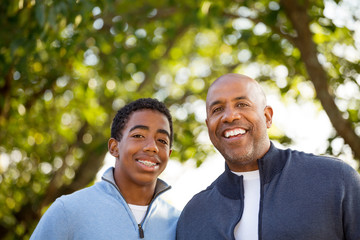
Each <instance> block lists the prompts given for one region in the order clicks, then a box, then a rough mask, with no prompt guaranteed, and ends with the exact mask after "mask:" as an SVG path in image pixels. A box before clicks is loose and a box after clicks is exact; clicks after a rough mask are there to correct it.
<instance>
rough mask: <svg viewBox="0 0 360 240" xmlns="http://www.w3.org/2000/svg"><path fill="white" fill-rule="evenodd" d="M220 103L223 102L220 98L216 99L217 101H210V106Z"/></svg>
mask: <svg viewBox="0 0 360 240" xmlns="http://www.w3.org/2000/svg"><path fill="white" fill-rule="evenodd" d="M219 103H221V101H220V100H216V101H214V102H212V103H210V105H209V108H211V107H212V106H214V105H216V104H219Z"/></svg>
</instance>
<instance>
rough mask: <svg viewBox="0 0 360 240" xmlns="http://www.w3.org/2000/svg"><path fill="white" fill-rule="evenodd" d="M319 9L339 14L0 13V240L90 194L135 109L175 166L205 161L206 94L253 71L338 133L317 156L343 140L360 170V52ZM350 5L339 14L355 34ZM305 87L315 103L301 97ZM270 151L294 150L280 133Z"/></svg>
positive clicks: (27, 9)
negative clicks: (138, 105) (115, 131)
mask: <svg viewBox="0 0 360 240" xmlns="http://www.w3.org/2000/svg"><path fill="white" fill-rule="evenodd" d="M355 2H356V1H355ZM346 3H347V4H351V3H349V2H338V3H337V4H338V5H346ZM325 4H328V5H329V4H330V5H332V6H335V5H336V3H334V2H331V1H326V2H323V1H320V0H296V1H286V0H280V1H269V0H260V1H254V0H233V1H230V0H223V1H204V0H197V1H196V0H195V1H194V0H192V1H189V0H184V1H172V0H146V1H128V0H123V1H120V0H115V1H110V0H105V1H100V0H86V1H85V0H76V1H74V0H65V1H57V0H44V1H37V0H11V1H10V0H4V1H2V2H1V3H0V14H1V17H0V23H1V26H2V28H1V29H0V35H1V37H0V93H1V94H0V129H1V131H0V159H1V161H2V163H1V164H0V174H1V175H0V183H1V184H0V206H1V207H0V237H3V238H4V239H17V238H18V239H22V238H28V237H29V236H30V234H31V232H32V230H33V228H34V227H35V226H36V224H37V221H38V219H39V218H40V216H41V214H42V212H43V211H45V209H46V207H47V206H48V205H49V204H50V203H51V202H52V201H54V199H55V198H56V197H58V196H60V195H63V194H66V193H70V192H73V191H75V190H77V189H80V188H83V187H85V186H87V185H88V184H90V183H91V182H92V181H93V180H94V176H95V174H96V172H97V171H98V170H99V168H100V167H101V165H102V161H103V159H104V156H105V154H106V152H107V140H108V138H109V136H110V124H111V120H112V117H113V116H114V114H115V111H116V110H118V109H119V108H120V107H121V106H123V105H124V104H125V103H127V102H129V101H131V100H134V99H137V98H140V97H156V98H158V99H160V100H162V101H164V102H165V103H166V104H167V106H169V108H170V110H171V112H172V114H173V116H174V120H175V123H174V131H175V143H174V151H173V155H172V158H174V159H177V160H179V161H186V160H188V159H195V160H196V161H197V163H198V165H200V164H201V163H202V161H203V160H204V159H205V157H206V155H207V154H208V153H210V152H212V151H213V148H212V147H211V146H209V145H207V144H202V138H203V136H204V134H205V135H206V127H205V125H204V110H205V106H204V101H205V98H206V89H207V88H208V86H209V84H210V83H211V82H212V81H213V80H214V79H215V78H217V77H219V76H220V75H222V74H224V73H228V72H243V71H245V70H247V71H249V70H251V71H253V76H256V78H257V79H258V80H260V81H262V82H264V83H265V84H267V85H269V86H271V87H273V88H276V89H278V91H279V93H280V94H281V95H282V96H283V97H284V99H289V98H291V99H296V100H297V101H299V102H301V101H305V100H311V101H315V102H316V103H318V104H319V107H320V106H321V107H322V108H323V109H324V110H325V111H326V113H327V114H328V116H329V119H330V121H331V123H332V124H333V126H334V129H335V130H336V132H335V131H334V135H333V136H332V137H331V138H330V139H329V144H328V146H329V147H328V150H327V153H328V154H333V155H339V154H341V153H342V152H341V151H340V152H334V151H333V149H332V147H331V146H332V145H331V142H332V141H333V140H334V139H339V138H342V139H344V143H345V145H344V149H349V148H351V150H352V152H353V155H354V156H355V158H356V159H358V160H359V159H360V138H359V132H360V131H359V129H360V123H359V118H360V113H359V105H360V98H359V96H360V95H359V84H360V75H359V72H360V71H359V70H360V69H359V68H360V67H359V59H360V57H359V55H360V54H359V42H358V41H359V40H357V41H356V38H355V36H354V35H355V34H356V32H355V30H356V29H355V28H354V27H353V26H354V24H353V25H351V24H348V25H347V26H345V25H341V24H335V20H334V19H332V18H329V17H327V16H326V15H325V14H324V9H325ZM353 4H354V5H353V6H352V7H351V8H349V12H348V14H349V15H350V16H351V17H350V19H352V21H353V22H357V24H359V19H358V18H357V16H358V15H357V14H356V11H357V13H358V12H359V6H358V5H356V3H353ZM357 34H359V33H357ZM304 84H305V85H306V86H308V88H310V89H313V91H314V92H315V93H316V94H314V95H313V96H310V97H309V96H304V94H303V93H302V88H301V86H304ZM349 88H351V89H352V92H350V93H346V94H344V89H349ZM275 127H276V126H275ZM300 127H302V126H300ZM304 129H306V127H304ZM309 134H316V133H309ZM271 138H272V139H274V140H277V141H279V142H281V143H283V144H289V143H291V139H290V138H289V137H287V136H286V133H284V132H280V133H277V134H275V133H271Z"/></svg>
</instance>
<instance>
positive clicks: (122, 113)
mask: <svg viewBox="0 0 360 240" xmlns="http://www.w3.org/2000/svg"><path fill="white" fill-rule="evenodd" d="M143 109H150V110H155V111H158V112H160V113H162V114H164V115H165V116H166V118H167V119H168V121H169V125H170V148H171V146H172V142H173V135H174V134H173V126H172V119H171V115H170V111H169V109H168V108H167V107H166V106H165V104H164V103H162V102H159V101H158V100H157V99H154V98H139V99H137V100H135V101H133V102H130V103H129V104H127V105H125V106H124V107H122V108H121V109H120V110H119V111H118V112H117V113H116V115H115V117H114V119H113V122H112V125H111V137H112V138H115V139H116V140H117V141H119V142H120V141H121V138H122V130H123V129H124V127H125V125H126V123H127V122H128V120H129V117H130V115H131V113H133V112H135V111H139V110H143Z"/></svg>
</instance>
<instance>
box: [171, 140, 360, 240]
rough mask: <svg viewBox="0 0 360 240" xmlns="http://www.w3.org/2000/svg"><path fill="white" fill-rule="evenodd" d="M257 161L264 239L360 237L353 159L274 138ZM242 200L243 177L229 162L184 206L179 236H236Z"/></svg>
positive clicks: (181, 239)
mask: <svg viewBox="0 0 360 240" xmlns="http://www.w3.org/2000/svg"><path fill="white" fill-rule="evenodd" d="M258 164H259V173H260V182H261V190H260V191H261V193H260V194H261V195H260V210H259V223H258V224H259V225H258V235H259V239H262V240H290V239H291V240H312V239H314V240H337V239H342V240H344V239H346V240H359V239H360V176H359V174H358V173H357V172H356V171H355V170H354V169H353V168H352V167H350V166H349V165H348V164H346V163H344V162H343V161H341V160H338V159H334V158H329V157H323V156H315V155H312V154H306V153H303V152H299V151H294V150H290V149H287V150H280V149H278V148H276V147H275V146H274V145H273V144H272V143H271V147H270V149H269V151H268V152H267V153H266V154H265V156H264V157H262V158H261V159H259V160H258ZM245 196H246V194H245ZM243 203H244V190H243V178H242V176H237V175H235V174H233V173H232V172H231V171H230V170H229V168H228V166H227V165H226V166H225V172H224V173H223V174H222V175H220V176H219V177H218V178H217V179H216V180H215V181H214V182H213V183H212V184H211V185H210V186H209V187H208V188H207V189H206V190H204V191H202V192H200V193H198V194H197V195H195V196H194V197H193V198H192V199H191V200H190V201H189V203H188V204H187V205H186V206H185V208H184V210H183V211H182V213H181V215H180V218H179V221H178V226H177V231H176V232H177V239H178V240H191V239H196V240H200V239H204V240H205V239H206V240H212V239H214V240H215V239H216V240H220V239H235V238H234V228H235V226H236V224H237V223H238V222H239V221H240V220H241V216H242V213H243Z"/></svg>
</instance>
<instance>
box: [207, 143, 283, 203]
mask: <svg viewBox="0 0 360 240" xmlns="http://www.w3.org/2000/svg"><path fill="white" fill-rule="evenodd" d="M281 153H282V151H281V150H280V149H278V148H276V147H275V146H274V144H273V143H272V142H270V148H269V150H268V151H267V153H266V154H265V155H264V156H263V157H262V158H260V159H258V164H259V172H260V179H261V184H262V185H264V184H266V183H269V182H270V181H271V179H272V178H273V177H274V176H275V175H276V174H278V173H280V172H281V171H282V169H283V167H284V165H285V162H286V159H287V158H286V157H284V156H283V154H281ZM242 181H243V177H242V176H237V175H236V174H234V173H232V172H231V171H230V168H229V167H228V165H227V164H226V163H225V171H224V173H223V174H221V175H220V176H219V178H218V179H217V180H216V181H215V182H214V184H216V185H217V188H218V191H219V192H220V193H221V194H222V195H224V196H225V197H227V198H230V199H239V198H240V197H241V196H242V195H243V194H244V187H243V184H242ZM212 186H213V184H212Z"/></svg>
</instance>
